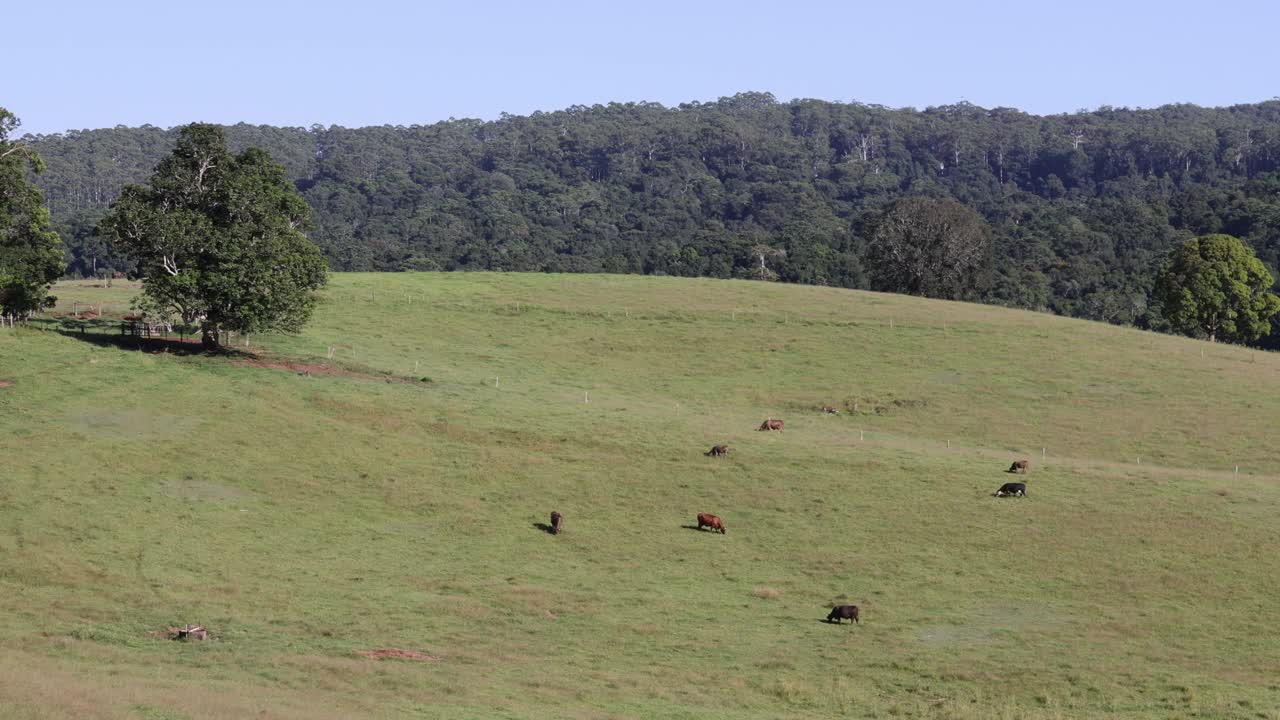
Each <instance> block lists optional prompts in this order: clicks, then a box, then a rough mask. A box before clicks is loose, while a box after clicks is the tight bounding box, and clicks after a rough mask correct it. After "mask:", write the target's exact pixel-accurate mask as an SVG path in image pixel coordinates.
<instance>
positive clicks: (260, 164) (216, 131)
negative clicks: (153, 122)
mask: <svg viewBox="0 0 1280 720" xmlns="http://www.w3.org/2000/svg"><path fill="white" fill-rule="evenodd" d="M309 216H310V209H309V208H308V207H307V204H306V202H305V201H304V200H303V199H302V197H301V196H300V195H299V194H298V193H297V191H296V190H295V189H294V187H293V185H292V184H291V183H290V182H289V180H288V179H287V177H286V176H285V172H284V168H283V167H282V166H280V165H279V164H277V163H275V162H274V161H273V160H272V159H271V157H270V156H269V155H268V154H267V153H266V151H264V150H261V149H258V148H249V149H247V150H244V151H243V152H241V153H239V154H237V155H232V154H231V152H230V151H228V150H227V147H226V142H225V140H224V138H223V132H222V129H221V128H219V127H217V126H215V125H203V124H193V125H189V126H187V127H184V128H182V130H181V131H180V133H179V135H178V141H177V145H176V147H175V148H174V149H173V152H172V153H170V154H169V155H168V156H166V157H165V158H164V159H163V160H162V161H161V162H160V164H159V165H158V166H157V167H156V170H155V173H154V174H153V175H152V176H151V180H150V182H149V183H148V184H147V185H145V186H143V185H128V186H126V187H125V188H124V189H123V191H122V192H121V193H120V196H119V197H118V198H117V199H116V201H115V202H114V203H112V205H111V211H110V212H109V213H108V214H107V215H106V217H104V218H103V220H102V222H101V228H102V233H103V234H104V235H106V236H107V237H108V238H110V239H111V240H112V241H113V242H114V243H116V244H117V245H118V246H119V247H120V248H121V249H123V251H125V252H126V253H127V254H128V255H129V256H131V257H132V258H134V259H135V260H136V262H137V264H138V270H139V272H140V273H141V274H142V276H143V278H144V285H143V288H144V292H145V294H146V296H147V297H148V299H149V300H150V301H151V305H152V307H153V308H157V309H159V310H161V311H164V310H166V309H167V310H170V311H171V312H172V313H174V314H176V315H178V316H179V317H181V319H182V320H183V321H185V322H187V323H191V322H195V321H197V320H198V321H200V323H201V328H202V334H203V339H204V342H205V344H206V345H207V346H210V347H216V346H217V345H218V344H219V340H220V333H221V332H222V331H223V330H235V331H239V332H262V331H266V330H275V331H285V332H288V331H296V330H298V329H299V328H301V326H302V324H303V323H304V322H305V321H306V320H307V318H308V317H309V316H310V314H311V310H312V307H313V305H314V299H313V298H312V295H311V291H312V290H314V289H316V288H318V287H320V286H321V285H323V284H324V282H325V275H326V267H325V262H324V258H323V256H322V255H321V253H320V250H319V248H317V247H316V246H315V244H314V243H312V242H311V241H310V240H309V239H308V238H307V237H306V235H304V234H303V230H304V229H305V228H306V227H307V225H308V223H309Z"/></svg>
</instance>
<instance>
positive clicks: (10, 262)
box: [0, 108, 67, 319]
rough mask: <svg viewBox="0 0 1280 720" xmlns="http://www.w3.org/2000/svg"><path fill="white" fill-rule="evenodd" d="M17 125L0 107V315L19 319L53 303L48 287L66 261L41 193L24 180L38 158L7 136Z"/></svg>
mask: <svg viewBox="0 0 1280 720" xmlns="http://www.w3.org/2000/svg"><path fill="white" fill-rule="evenodd" d="M20 125H21V123H20V122H19V120H18V118H17V117H15V116H14V115H13V113H11V112H9V111H8V110H5V109H4V108H0V315H6V316H9V317H10V318H14V317H17V318H23V319H25V318H27V317H29V316H30V315H31V313H33V312H36V311H37V310H42V309H44V308H46V307H49V306H51V305H53V302H54V298H52V297H50V296H49V286H50V285H52V284H53V281H55V280H57V279H58V277H59V276H61V275H62V272H63V270H65V269H66V266H67V263H66V260H65V258H64V257H63V254H62V243H61V241H59V239H58V234H57V233H55V232H54V231H53V230H51V229H50V227H49V210H48V208H46V207H45V204H44V197H43V195H42V194H41V193H40V190H39V189H38V188H36V187H35V186H34V185H32V184H31V183H30V182H28V181H27V173H28V172H32V173H39V172H41V171H42V170H44V163H43V162H42V161H41V160H40V156H39V155H37V154H36V153H35V152H34V151H33V150H31V148H30V147H28V146H27V145H26V144H25V143H22V142H18V141H15V140H10V137H11V136H12V134H13V133H14V131H15V130H17V129H18V127H19V126H20Z"/></svg>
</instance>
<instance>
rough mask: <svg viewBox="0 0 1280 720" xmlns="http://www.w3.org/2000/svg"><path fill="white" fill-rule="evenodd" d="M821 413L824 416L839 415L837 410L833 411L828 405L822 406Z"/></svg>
mask: <svg viewBox="0 0 1280 720" xmlns="http://www.w3.org/2000/svg"><path fill="white" fill-rule="evenodd" d="M822 412H824V413H826V414H828V415H839V414H840V411H839V410H837V409H835V408H833V407H831V406H830V405H823V406H822Z"/></svg>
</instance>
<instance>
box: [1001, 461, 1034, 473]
mask: <svg viewBox="0 0 1280 720" xmlns="http://www.w3.org/2000/svg"><path fill="white" fill-rule="evenodd" d="M1029 467H1031V461H1030V460H1014V461H1013V464H1012V465H1010V466H1009V469H1008V470H1005V472H1011V473H1012V472H1020V473H1026V472H1027V468H1029Z"/></svg>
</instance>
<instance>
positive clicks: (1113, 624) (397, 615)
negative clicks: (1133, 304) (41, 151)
mask: <svg viewBox="0 0 1280 720" xmlns="http://www.w3.org/2000/svg"><path fill="white" fill-rule="evenodd" d="M134 292H136V291H135V290H130V289H128V288H111V289H106V288H93V287H86V286H85V285H84V284H68V285H64V286H61V287H59V288H58V289H57V291H56V294H58V295H59V297H60V298H61V300H62V304H61V305H60V308H59V310H62V309H63V308H64V307H65V309H66V310H70V307H69V306H70V303H72V302H94V303H96V302H101V301H103V300H104V299H105V300H106V301H107V302H108V303H109V304H110V303H112V302H118V303H121V304H122V306H123V305H125V304H127V301H128V298H129V297H131V296H132V294H133V293H134ZM325 296H326V301H325V303H324V304H323V305H322V306H321V308H320V311H319V312H318V314H317V317H316V319H315V322H314V323H313V324H312V326H311V327H310V328H309V329H308V330H307V332H305V333H304V334H302V335H300V336H297V337H264V338H257V337H251V338H250V343H251V350H253V351H254V352H257V353H260V354H262V355H263V357H264V358H270V359H273V360H281V359H291V360H292V361H294V362H301V363H312V364H324V365H327V366H330V367H335V368H343V369H346V370H350V371H354V373H355V374H352V375H337V376H321V375H317V374H313V375H311V376H306V375H300V374H298V373H297V372H293V371H286V370H280V369H272V368H264V367H252V366H244V365H238V364H236V358H225V357H223V358H212V357H205V356H201V355H175V354H173V353H151V352H140V351H138V350H134V349H131V348H130V347H129V346H127V345H126V346H116V345H113V344H109V343H107V344H98V343H95V342H89V341H86V340H81V339H77V338H76V337H74V336H64V335H61V334H59V333H57V332H40V331H37V330H28V331H18V332H16V333H15V332H12V331H8V330H6V331H3V332H0V380H7V381H11V382H12V383H13V384H12V385H11V386H10V387H6V388H0V411H2V412H3V415H0V417H2V418H3V419H2V420H0V458H3V463H4V466H3V467H4V473H3V483H2V484H0V678H2V679H3V682H0V717H16V718H62V717H85V718H206V717H208V718H241V717H246V716H250V715H253V716H260V717H270V718H295V717H297V718H304V717H305V718H324V717H447V718H490V717H512V718H516V717H519V718H528V717H546V718H561V717H580V718H604V717H633V718H684V717H699V718H714V717H723V718H739V717H748V718H750V717H760V718H774V717H798V716H805V717H916V718H957V719H967V718H975V719H976V718H992V717H996V718H999V717H1007V718H1078V717H1097V718H1103V717H1132V718H1167V717H1193V716H1194V717H1209V718H1218V717H1221V718H1262V719H1267V718H1272V719H1274V718H1280V680H1277V679H1276V678H1278V677H1280V632H1278V631H1277V630H1276V628H1277V627H1278V626H1280V622H1278V621H1280V603H1278V602H1276V598H1277V597H1280V579H1278V578H1280V559H1277V556H1276V553H1275V552H1274V548H1275V547H1276V545H1277V540H1280V528H1278V526H1277V522H1276V518H1277V516H1278V513H1277V510H1278V509H1280V483H1278V482H1277V481H1278V480H1280V478H1277V476H1276V470H1275V468H1276V467H1277V464H1278V462H1280V447H1277V445H1276V444H1275V443H1274V441H1273V440H1272V436H1273V434H1274V431H1275V428H1276V422H1277V420H1280V358H1278V357H1277V356H1276V355H1273V354H1265V353H1257V354H1255V353H1252V352H1250V351H1248V350H1244V349H1240V348H1233V347H1226V346H1214V345H1206V344H1203V343H1198V342H1193V341H1190V340H1185V339H1180V338H1173V337H1165V336H1158V335H1152V334H1148V333H1142V332H1137V331H1132V330H1125V329H1120V328H1113V327H1108V326H1103V325H1097V324H1092V323H1086V322H1080V321H1074V320H1066V319H1061V318H1054V317H1049V316H1044V315H1038V314H1032V313H1023V312H1014V311H1006V310H1002V309H998V308H990V307H983V306H975V305H964V304H951V303H937V302H929V301H922V300H917V299H912V298H904V297H897V296H888V295H878V294H872V293H855V292H847V291H839V290H830V289H823V288H808V287H795V286H776V285H765V284H758V283H746V282H722V281H709V280H678V279H664V278H640V277H610V276H558V275H511V274H452V275H441V274H405V275H337V276H335V277H334V279H333V283H332V285H331V286H330V288H329V289H327V290H326V291H325ZM108 312H109V311H108ZM46 326H47V327H50V328H52V327H58V324H57V323H49V324H47V325H46ZM92 339H93V336H92V334H90V335H89V336H88V340H92ZM330 348H332V349H333V355H334V357H333V358H332V359H330V358H329V357H328V355H329V353H330ZM1202 352H1203V356H1202ZM422 378H429V379H430V382H423V381H422ZM495 378H496V379H497V382H496V386H495ZM405 379H409V380H413V381H410V382H401V381H400V380H405ZM388 380H396V381H395V382H389V381H388ZM588 399H589V402H585V400H588ZM855 403H856V404H857V408H858V412H857V413H856V414H855V413H853V412H851V411H846V412H845V413H844V414H842V415H840V416H835V417H832V416H824V415H823V414H821V413H820V412H819V411H818V408H820V407H821V405H823V404H834V405H840V406H842V407H845V408H848V409H851V408H853V407H854V404H855ZM770 415H771V416H774V417H782V418H784V419H785V420H786V430H785V431H784V432H782V433H761V432H756V431H755V430H754V428H755V427H757V426H758V425H759V424H760V422H761V421H762V420H763V419H764V418H765V417H766V416H770ZM715 443H728V444H729V445H730V446H731V448H732V449H731V452H730V455H729V456H728V457H727V458H709V457H705V456H704V455H703V454H702V453H704V452H706V450H707V449H708V448H709V447H710V446H711V445H712V444H715ZM948 445H949V446H948ZM1041 448H1045V449H1046V452H1045V456H1044V458H1043V459H1042V458H1041V454H1040V453H1041ZM1017 457H1029V458H1031V459H1032V463H1033V465H1032V469H1031V472H1030V473H1029V474H1028V475H1027V476H1026V479H1027V482H1028V490H1029V496H1028V497H1027V498H1026V499H1024V500H995V499H993V498H991V497H990V493H991V492H992V491H993V490H994V489H995V488H996V487H997V486H998V485H999V484H1000V483H1001V482H1003V481H1005V480H1006V479H1009V476H1008V475H1006V474H1005V473H1003V472H1002V470H1004V469H1005V468H1007V467H1008V465H1009V462H1010V461H1011V460H1012V459H1014V458H1017ZM1139 458H1140V460H1139ZM1236 466H1239V468H1240V471H1239V474H1237V473H1236V472H1235V468H1236ZM1019 479H1021V478H1019ZM552 509H556V510H559V511H560V512H562V513H564V514H565V516H566V531H565V534H563V535H561V536H559V537H552V536H550V535H548V534H546V533H545V532H543V531H542V530H540V529H539V528H538V527H537V526H536V525H537V524H538V523H545V522H547V515H548V514H549V512H550V511H551V510H552ZM697 512H714V513H717V514H719V515H721V516H722V517H723V518H724V520H725V523H726V525H727V527H728V534H727V535H724V536H719V535H713V534H711V533H703V532H697V531H694V530H689V529H684V528H682V526H683V525H692V524H693V519H694V518H693V516H694V514H696V513H697ZM836 601H845V602H854V603H857V604H859V605H861V606H862V608H863V620H864V622H863V624H862V625H860V626H856V627H848V626H846V627H835V626H829V625H827V624H825V623H822V622H821V620H822V618H824V617H825V615H826V612H827V610H828V609H829V607H830V604H831V603H833V602H836ZM186 622H202V623H205V624H206V625H207V626H209V627H210V628H211V629H212V630H213V631H214V633H215V635H216V640H215V641H213V642H209V643H205V644H193V645H184V644H179V643H172V642H168V641H164V640H158V639H155V638H153V637H152V636H151V635H150V633H151V632H152V631H154V630H156V629H159V628H163V627H165V626H167V625H174V624H181V623H186ZM377 648H400V649H405V650H415V651H419V652H422V653H424V654H427V655H430V656H432V658H433V659H429V660H424V661H405V660H381V661H376V660H369V659H366V658H363V657H361V656H359V655H357V654H355V652H354V651H355V650H359V649H377Z"/></svg>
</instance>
